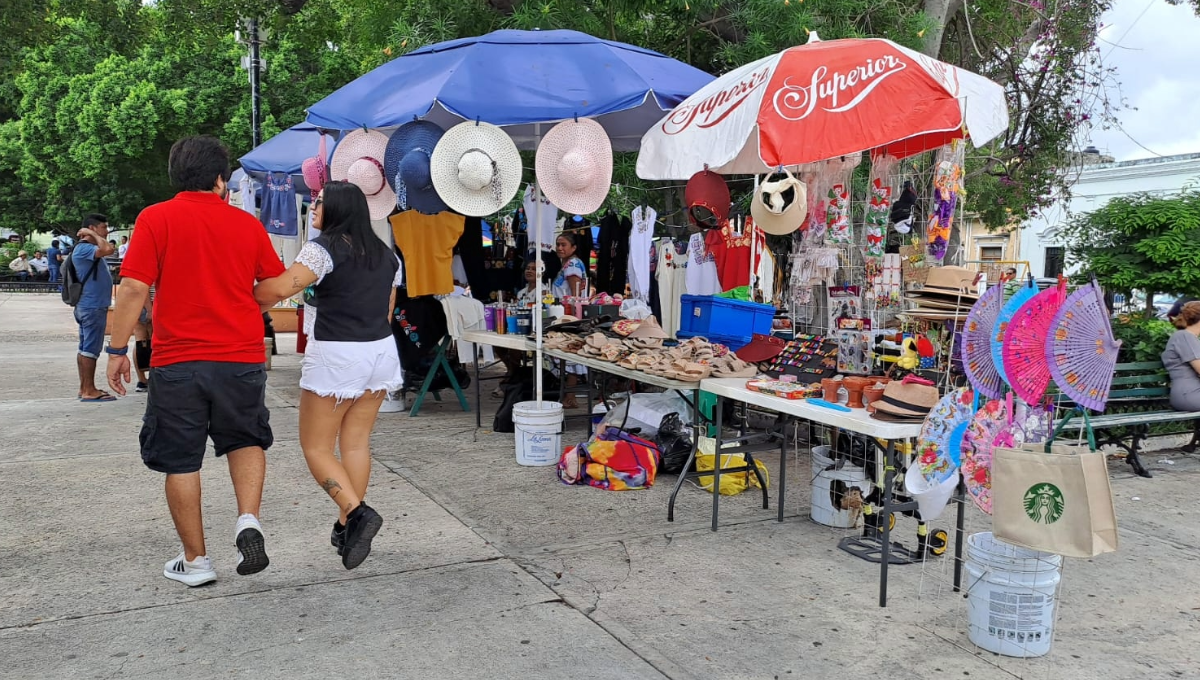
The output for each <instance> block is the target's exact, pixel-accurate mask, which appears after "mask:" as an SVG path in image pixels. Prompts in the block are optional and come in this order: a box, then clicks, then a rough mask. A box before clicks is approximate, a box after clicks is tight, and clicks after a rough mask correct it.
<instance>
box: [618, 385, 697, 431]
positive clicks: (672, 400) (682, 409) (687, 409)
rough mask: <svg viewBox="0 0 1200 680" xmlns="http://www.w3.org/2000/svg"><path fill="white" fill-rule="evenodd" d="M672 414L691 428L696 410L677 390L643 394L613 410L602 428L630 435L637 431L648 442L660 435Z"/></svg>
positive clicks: (631, 397) (632, 397) (625, 401)
mask: <svg viewBox="0 0 1200 680" xmlns="http://www.w3.org/2000/svg"><path fill="white" fill-rule="evenodd" d="M630 404H632V407H631V406H630ZM626 413H628V414H629V416H628V418H626ZM672 413H676V414H678V415H679V419H680V420H681V421H682V424H683V425H684V426H688V425H691V423H692V407H691V405H689V404H688V400H687V399H684V398H683V397H682V396H680V394H679V392H676V391H674V390H670V391H667V392H642V393H638V394H634V395H632V396H630V397H629V398H627V399H624V400H623V401H621V402H619V403H617V405H616V406H614V407H613V408H611V409H609V411H608V413H607V414H605V416H604V419H603V420H601V421H600V427H599V428H598V429H600V430H603V429H604V428H606V427H612V428H617V429H623V430H625V431H627V432H634V431H636V432H637V434H639V435H641V436H643V437H646V438H647V439H653V438H654V437H656V436H658V430H659V428H660V427H661V426H662V421H663V418H665V417H667V416H668V415H670V414H672Z"/></svg>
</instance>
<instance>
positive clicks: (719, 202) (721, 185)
mask: <svg viewBox="0 0 1200 680" xmlns="http://www.w3.org/2000/svg"><path fill="white" fill-rule="evenodd" d="M683 201H684V203H686V204H687V211H688V219H690V220H691V221H692V224H694V225H696V226H697V227H707V226H710V225H707V224H704V223H702V222H701V221H700V220H699V219H698V218H697V217H696V213H695V212H694V211H693V209H694V208H704V209H705V210H707V211H708V212H710V213H712V214H713V216H714V217H716V218H717V224H716V226H717V227H724V226H725V225H726V223H728V222H729V186H728V185H726V184H725V178H724V177H722V176H720V175H718V174H717V173H715V172H713V171H711V170H701V171H700V172H697V173H696V174H694V175H692V178H691V179H689V180H688V183H687V186H686V187H685V188H684V190H683Z"/></svg>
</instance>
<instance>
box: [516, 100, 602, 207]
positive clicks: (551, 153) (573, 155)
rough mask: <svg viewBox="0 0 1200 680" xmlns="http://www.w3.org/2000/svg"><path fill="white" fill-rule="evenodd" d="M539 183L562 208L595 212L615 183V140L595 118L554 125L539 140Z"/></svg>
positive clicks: (546, 194)
mask: <svg viewBox="0 0 1200 680" xmlns="http://www.w3.org/2000/svg"><path fill="white" fill-rule="evenodd" d="M534 167H535V171H536V173H537V182H538V186H540V187H541V188H542V193H543V194H544V195H545V196H546V199H547V200H549V201H550V202H551V203H553V204H554V205H555V206H557V207H558V209H559V210H562V211H564V212H568V213H572V214H575V215H587V214H589V213H593V212H596V211H597V210H599V209H600V206H601V205H603V204H604V199H605V198H607V197H608V190H609V187H610V186H611V185H612V170H613V156H612V143H611V142H609V140H608V133H606V132H605V131H604V128H603V127H602V126H601V125H600V124H599V123H597V122H596V121H594V120H590V119H588V118H583V119H580V120H573V121H571V120H568V121H564V122H562V123H559V124H558V125H555V126H554V127H553V128H552V129H551V130H550V132H548V133H546V136H545V137H543V138H542V141H541V143H540V144H538V149H537V157H536V163H535V165H534Z"/></svg>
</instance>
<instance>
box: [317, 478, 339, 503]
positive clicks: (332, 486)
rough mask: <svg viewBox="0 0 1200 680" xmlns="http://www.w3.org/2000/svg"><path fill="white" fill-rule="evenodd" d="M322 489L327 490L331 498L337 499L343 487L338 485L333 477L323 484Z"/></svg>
mask: <svg viewBox="0 0 1200 680" xmlns="http://www.w3.org/2000/svg"><path fill="white" fill-rule="evenodd" d="M321 488H322V489H325V493H327V494H329V497H330V498H337V497H338V494H340V493H341V492H342V485H341V484H338V483H337V480H336V479H334V478H332V477H327V478H326V479H325V481H323V482H321Z"/></svg>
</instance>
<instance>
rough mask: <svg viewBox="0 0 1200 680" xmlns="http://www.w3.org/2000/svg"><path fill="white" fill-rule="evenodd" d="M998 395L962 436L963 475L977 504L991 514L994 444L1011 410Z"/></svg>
mask: <svg viewBox="0 0 1200 680" xmlns="http://www.w3.org/2000/svg"><path fill="white" fill-rule="evenodd" d="M1004 404H1005V403H1004V402H1003V401H1001V400H999V399H992V400H991V401H989V402H987V403H986V404H983V405H982V406H980V407H979V410H978V411H976V412H975V417H974V418H972V419H971V422H970V424H969V425H967V432H966V435H965V436H964V438H963V456H962V475H963V483H964V484H965V485H966V487H967V494H968V495H970V496H971V500H973V501H975V505H976V506H978V507H979V509H980V510H982V511H984V512H985V513H987V514H989V515H990V514H992V447H993V446H994V445H995V444H994V442H995V441H996V435H998V434H1000V431H1001V430H1003V429H1004V428H1005V427H1007V426H1008V410H1007V409H1006V408H1005V405H1004Z"/></svg>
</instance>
